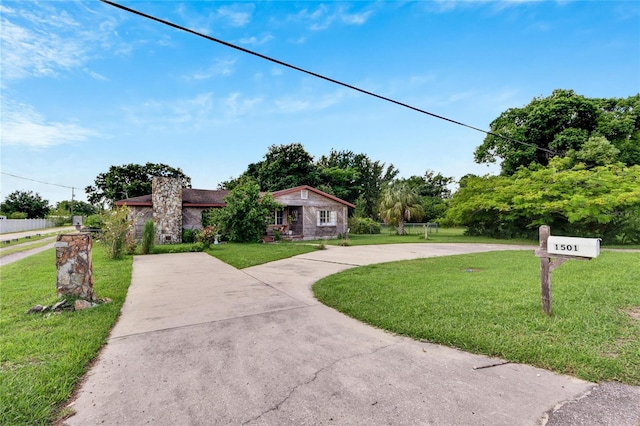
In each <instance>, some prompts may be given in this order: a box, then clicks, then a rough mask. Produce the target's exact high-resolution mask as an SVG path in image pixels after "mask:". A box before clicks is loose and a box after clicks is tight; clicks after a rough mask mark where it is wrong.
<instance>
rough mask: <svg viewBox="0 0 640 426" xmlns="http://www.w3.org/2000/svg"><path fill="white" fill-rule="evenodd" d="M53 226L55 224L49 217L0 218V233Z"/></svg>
mask: <svg viewBox="0 0 640 426" xmlns="http://www.w3.org/2000/svg"><path fill="white" fill-rule="evenodd" d="M54 226H56V225H55V223H53V221H52V220H49V219H0V234H4V233H6V232H21V231H31V230H32V229H45V228H53V227H54Z"/></svg>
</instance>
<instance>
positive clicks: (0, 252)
mask: <svg viewBox="0 0 640 426" xmlns="http://www.w3.org/2000/svg"><path fill="white" fill-rule="evenodd" d="M43 238H48V237H43ZM34 240H35V241H36V242H34V243H33V244H22V243H21V244H20V245H14V246H10V247H5V248H2V249H0V257H3V256H8V255H10V254H13V253H20V252H23V251H29V250H32V249H34V248H38V247H42V246H46V245H47V244H51V243H53V242H55V238H53V239H47V240H46V241H38V240H40V238H37V239H36V238H34Z"/></svg>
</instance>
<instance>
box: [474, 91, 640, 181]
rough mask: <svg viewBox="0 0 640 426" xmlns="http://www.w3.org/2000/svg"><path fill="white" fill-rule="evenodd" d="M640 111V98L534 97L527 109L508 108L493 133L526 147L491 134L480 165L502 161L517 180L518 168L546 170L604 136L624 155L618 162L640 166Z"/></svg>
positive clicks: (563, 93)
mask: <svg viewBox="0 0 640 426" xmlns="http://www.w3.org/2000/svg"><path fill="white" fill-rule="evenodd" d="M638 111H640V95H635V96H632V97H629V98H627V99H598V98H593V99H592V98H585V97H584V96H580V95H577V94H576V93H575V92H573V91H572V90H561V89H557V90H554V91H553V93H552V94H551V95H550V96H549V97H546V98H534V99H533V100H532V101H531V102H530V103H529V104H528V105H526V106H524V107H523V108H510V109H508V110H507V111H505V112H503V113H502V114H500V116H499V117H498V118H496V119H495V120H494V121H493V122H492V123H491V125H490V130H491V132H493V133H495V134H499V135H503V136H506V137H508V138H511V139H514V140H517V141H521V142H524V143H525V144H526V145H525V144H519V143H516V142H513V141H509V140H506V139H504V138H502V137H499V136H495V135H487V137H486V138H485V139H484V142H483V143H482V145H480V146H479V147H478V148H476V151H475V154H474V155H475V160H476V162H478V163H494V162H496V161H497V160H498V159H500V160H502V165H501V167H502V174H504V175H512V174H514V173H515V172H516V170H517V169H518V167H520V166H525V167H527V166H529V165H530V164H531V163H537V164H541V165H543V166H546V165H547V164H549V160H550V159H551V158H552V157H554V156H560V157H563V156H565V155H567V154H568V153H570V152H575V151H579V150H581V149H582V146H583V145H584V144H585V143H586V142H587V141H589V140H590V138H591V137H594V136H600V137H604V138H606V140H607V141H609V142H610V143H612V144H613V145H614V146H615V148H617V149H618V150H619V151H620V156H619V157H618V158H617V160H620V161H623V162H624V163H625V164H626V165H633V164H640V146H639V145H638V143H637V142H638V141H639V140H640V115H639V114H640V113H639V112H638ZM535 147H540V148H542V149H536V148H535ZM545 150H546V151H545ZM549 151H550V152H549Z"/></svg>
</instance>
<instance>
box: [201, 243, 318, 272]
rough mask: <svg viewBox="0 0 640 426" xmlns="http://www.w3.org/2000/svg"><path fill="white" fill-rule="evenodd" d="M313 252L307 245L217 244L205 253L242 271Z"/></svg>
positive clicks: (312, 248) (311, 247)
mask: <svg viewBox="0 0 640 426" xmlns="http://www.w3.org/2000/svg"><path fill="white" fill-rule="evenodd" d="M315 250H316V249H315V247H314V246H313V245H309V244H301V243H286V242H282V243H277V244H234V243H228V244H218V245H215V246H212V247H211V248H210V249H208V250H206V252H207V253H208V254H210V255H211V256H213V257H216V258H218V259H220V260H222V261H223V262H225V263H227V264H229V265H231V266H233V267H234V268H238V269H244V268H248V267H250V266H255V265H261V264H263V263H267V262H273V261H275V260H280V259H286V258H289V257H292V256H296V255H298V254H304V253H309V252H311V251H315Z"/></svg>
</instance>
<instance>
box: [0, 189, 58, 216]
mask: <svg viewBox="0 0 640 426" xmlns="http://www.w3.org/2000/svg"><path fill="white" fill-rule="evenodd" d="M0 211H2V212H3V213H6V214H12V213H25V214H26V215H27V218H28V219H40V218H44V217H47V215H48V214H49V201H47V200H43V199H42V197H40V194H37V193H34V192H33V191H14V192H12V193H11V194H9V195H7V197H6V198H5V200H4V202H3V203H2V204H0Z"/></svg>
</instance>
